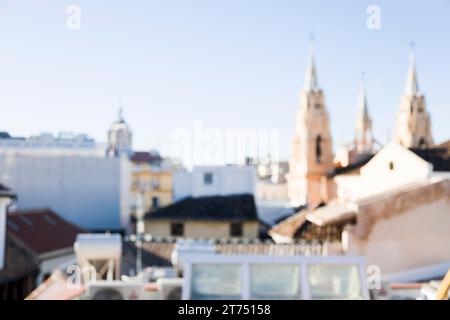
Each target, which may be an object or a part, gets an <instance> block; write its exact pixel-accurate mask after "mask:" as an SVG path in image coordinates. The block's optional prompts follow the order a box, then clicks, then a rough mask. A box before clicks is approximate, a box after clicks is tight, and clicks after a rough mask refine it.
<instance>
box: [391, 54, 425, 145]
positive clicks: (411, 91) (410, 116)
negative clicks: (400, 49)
mask: <svg viewBox="0 0 450 320" xmlns="http://www.w3.org/2000/svg"><path fill="white" fill-rule="evenodd" d="M395 141H396V142H397V143H400V144H401V145H402V146H404V147H406V148H429V147H431V146H432V145H433V137H432V135H431V121H430V115H429V113H428V112H427V110H426V108H425V97H424V95H423V94H422V93H421V92H420V91H419V85H418V82H417V73H416V65H415V58H414V52H413V51H412V50H411V54H410V60H409V70H408V76H407V78H406V89H405V94H404V96H403V97H402V100H401V103H400V111H399V113H398V115H397V123H396V128H395Z"/></svg>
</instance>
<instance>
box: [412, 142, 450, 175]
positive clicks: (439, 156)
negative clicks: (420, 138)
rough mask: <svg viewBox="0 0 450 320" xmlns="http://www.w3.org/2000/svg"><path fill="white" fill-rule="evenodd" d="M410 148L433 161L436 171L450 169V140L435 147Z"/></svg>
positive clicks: (423, 157)
mask: <svg viewBox="0 0 450 320" xmlns="http://www.w3.org/2000/svg"><path fill="white" fill-rule="evenodd" d="M410 150H411V151H412V152H414V153H415V154H417V155H418V156H419V157H421V158H422V159H423V160H425V161H427V162H429V163H431V164H432V165H433V170H434V171H450V140H449V141H446V142H444V143H442V144H439V145H436V146H435V147H433V148H427V149H410Z"/></svg>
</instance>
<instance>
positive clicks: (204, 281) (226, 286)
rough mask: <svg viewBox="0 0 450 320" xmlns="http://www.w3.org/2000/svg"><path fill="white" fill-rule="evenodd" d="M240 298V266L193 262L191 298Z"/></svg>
mask: <svg viewBox="0 0 450 320" xmlns="http://www.w3.org/2000/svg"><path fill="white" fill-rule="evenodd" d="M240 298H241V266H240V265H237V264H232V265H231V264H230V265H228V264H225V265H220V264H193V265H192V277H191V299H194V300H218V299H223V300H238V299H240Z"/></svg>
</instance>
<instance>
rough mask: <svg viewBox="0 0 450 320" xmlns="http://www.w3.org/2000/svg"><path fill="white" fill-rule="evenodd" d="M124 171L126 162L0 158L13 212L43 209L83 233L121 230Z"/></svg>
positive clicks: (126, 194)
mask: <svg viewBox="0 0 450 320" xmlns="http://www.w3.org/2000/svg"><path fill="white" fill-rule="evenodd" d="M129 170H130V168H129V161H128V160H127V159H126V158H121V159H120V158H99V157H53V156H52V157H32V156H11V155H10V156H4V155H0V179H1V180H2V181H3V182H4V183H5V184H7V185H8V186H9V187H11V188H12V189H14V191H15V192H16V193H17V196H18V199H17V208H18V209H26V208H41V207H49V208H51V209H53V210H54V211H55V212H57V213H58V214H60V215H61V216H62V217H64V218H65V219H67V220H69V221H71V222H73V223H76V224H78V225H80V226H82V227H84V228H87V229H119V228H124V227H126V222H128V210H129V203H128V197H129V175H130V173H129ZM127 177H128V178H127Z"/></svg>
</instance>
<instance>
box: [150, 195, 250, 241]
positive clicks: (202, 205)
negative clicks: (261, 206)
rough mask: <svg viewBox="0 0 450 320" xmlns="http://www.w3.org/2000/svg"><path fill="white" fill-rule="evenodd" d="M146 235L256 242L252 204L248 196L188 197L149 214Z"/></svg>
mask: <svg viewBox="0 0 450 320" xmlns="http://www.w3.org/2000/svg"><path fill="white" fill-rule="evenodd" d="M145 233H146V234H150V235H151V236H152V237H161V238H172V237H175V238H210V239H220V238H223V239H226V238H241V239H257V238H258V235H259V222H258V216H257V211H256V205H255V201H254V198H253V196H252V195H250V194H243V195H230V196H208V197H199V198H192V197H188V198H185V199H183V200H180V201H177V202H175V203H173V204H171V205H169V206H167V207H164V208H161V209H159V210H156V211H151V212H148V213H147V214H146V216H145Z"/></svg>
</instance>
